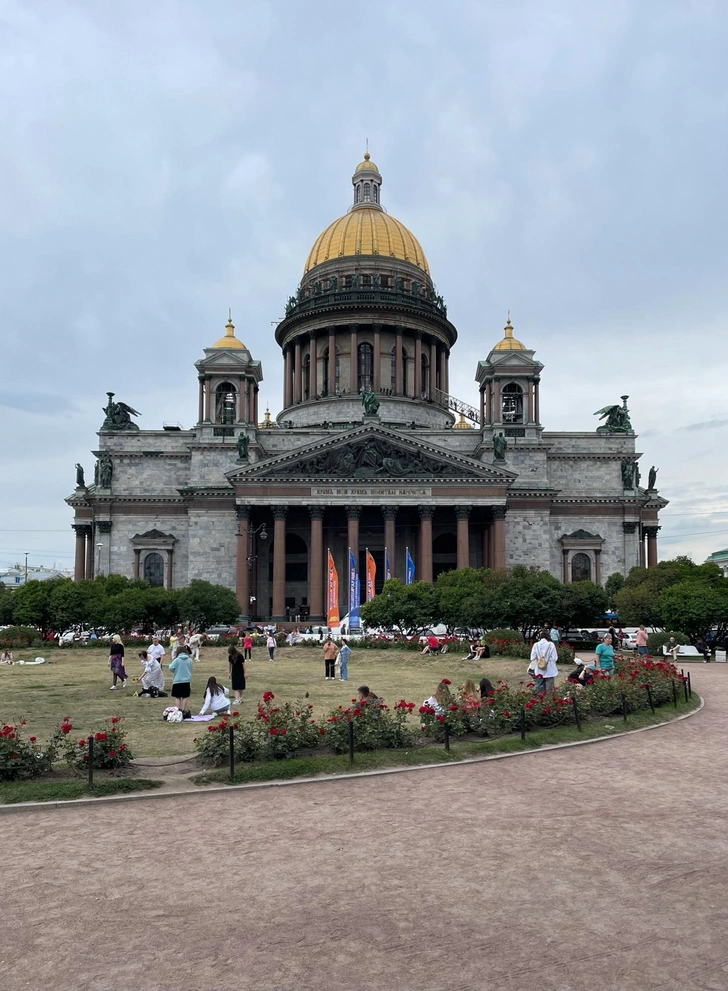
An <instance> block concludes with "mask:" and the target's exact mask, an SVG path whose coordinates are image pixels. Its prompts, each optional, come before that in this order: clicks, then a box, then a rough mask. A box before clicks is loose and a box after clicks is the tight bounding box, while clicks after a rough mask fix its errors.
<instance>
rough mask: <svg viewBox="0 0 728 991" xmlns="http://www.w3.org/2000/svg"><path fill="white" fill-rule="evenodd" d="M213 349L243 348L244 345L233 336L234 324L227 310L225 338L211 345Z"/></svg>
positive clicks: (229, 311) (230, 312) (230, 313)
mask: <svg viewBox="0 0 728 991" xmlns="http://www.w3.org/2000/svg"><path fill="white" fill-rule="evenodd" d="M212 346H213V347H214V348H236V349H238V348H244V347H245V345H244V344H243V342H242V341H239V340H238V339H237V337H236V336H235V324H234V323H233V315H232V311H231V310H228V322H227V323H226V324H225V336H224V337H221V338H220V340H219V341H215V343H214V344H213V345H212Z"/></svg>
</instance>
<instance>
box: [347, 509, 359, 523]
mask: <svg viewBox="0 0 728 991" xmlns="http://www.w3.org/2000/svg"><path fill="white" fill-rule="evenodd" d="M360 516H361V506H347V507H346V518H347V519H348V520H358V519H359V517H360Z"/></svg>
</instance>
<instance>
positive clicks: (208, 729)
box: [207, 726, 217, 733]
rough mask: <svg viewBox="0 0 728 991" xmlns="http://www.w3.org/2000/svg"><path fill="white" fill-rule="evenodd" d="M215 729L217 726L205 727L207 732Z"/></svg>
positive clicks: (212, 731)
mask: <svg viewBox="0 0 728 991" xmlns="http://www.w3.org/2000/svg"><path fill="white" fill-rule="evenodd" d="M216 729H217V726H208V727H207V732H208V733H214V732H215V730H216Z"/></svg>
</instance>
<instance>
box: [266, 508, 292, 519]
mask: <svg viewBox="0 0 728 991" xmlns="http://www.w3.org/2000/svg"><path fill="white" fill-rule="evenodd" d="M270 511H271V512H272V513H273V519H274V520H285V518H286V516H287V515H288V506H271V507H270Z"/></svg>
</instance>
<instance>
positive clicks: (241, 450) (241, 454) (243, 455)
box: [238, 433, 250, 461]
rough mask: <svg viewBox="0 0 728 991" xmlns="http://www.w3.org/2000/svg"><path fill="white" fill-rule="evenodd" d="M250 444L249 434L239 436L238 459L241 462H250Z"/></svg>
mask: <svg viewBox="0 0 728 991" xmlns="http://www.w3.org/2000/svg"><path fill="white" fill-rule="evenodd" d="M249 443H250V438H249V437H248V435H247V434H244V433H239V434H238V459H239V460H240V461H247V460H248V444H249Z"/></svg>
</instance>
